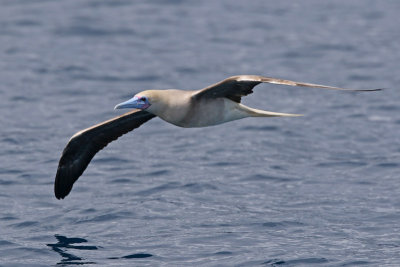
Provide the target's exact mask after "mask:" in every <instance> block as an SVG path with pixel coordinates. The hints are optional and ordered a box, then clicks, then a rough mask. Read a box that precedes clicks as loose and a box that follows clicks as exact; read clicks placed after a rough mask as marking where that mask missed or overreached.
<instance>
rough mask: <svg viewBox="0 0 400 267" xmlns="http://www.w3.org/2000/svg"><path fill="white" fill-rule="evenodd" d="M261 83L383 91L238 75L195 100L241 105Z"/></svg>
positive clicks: (201, 92)
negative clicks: (232, 102)
mask: <svg viewBox="0 0 400 267" xmlns="http://www.w3.org/2000/svg"><path fill="white" fill-rule="evenodd" d="M260 83H272V84H282V85H289V86H304V87H313V88H322V89H331V90H342V91H353V92H356V91H379V90H382V89H347V88H340V87H334V86H328V85H321V84H314V83H303V82H295V81H290V80H283V79H277V78H271V77H264V76H258V75H238V76H232V77H229V78H227V79H225V80H223V81H220V82H218V83H216V84H213V85H210V86H208V87H206V88H204V89H202V90H200V91H199V92H198V93H197V94H195V95H194V97H195V98H218V97H226V98H229V99H231V100H233V101H235V102H238V103H240V100H241V98H242V97H243V96H246V95H248V94H251V93H253V88H254V87H255V86H256V85H258V84H260Z"/></svg>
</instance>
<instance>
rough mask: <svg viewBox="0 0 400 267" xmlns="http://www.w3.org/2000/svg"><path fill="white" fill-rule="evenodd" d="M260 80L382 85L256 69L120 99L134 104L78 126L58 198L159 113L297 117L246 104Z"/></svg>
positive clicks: (166, 116)
mask: <svg viewBox="0 0 400 267" xmlns="http://www.w3.org/2000/svg"><path fill="white" fill-rule="evenodd" d="M260 83H272V84H283V85H290V86H305V87H314V88H322V89H333V90H343V91H378V90H381V89H345V88H339V87H333V86H327V85H319V84H312V83H303V82H294V81H289V80H282V79H276V78H269V77H263V76H257V75H239V76H232V77H229V78H227V79H225V80H223V81H221V82H218V83H216V84H213V85H210V86H208V87H206V88H204V89H201V90H197V91H186V90H175V89H171V90H147V91H143V92H140V93H138V94H136V95H135V96H134V97H133V98H132V99H129V100H128V101H126V102H123V103H120V104H118V105H116V106H115V109H122V108H133V109H134V110H132V111H130V112H127V113H125V114H123V115H121V116H118V117H115V118H113V119H110V120H108V121H105V122H102V123H99V124H97V125H94V126H92V127H89V128H87V129H84V130H82V131H79V132H77V133H76V134H74V135H73V136H72V137H71V139H70V140H69V142H68V144H67V146H66V147H65V149H64V151H63V152H62V156H61V158H60V162H59V165H58V169H57V174H56V178H55V183H54V193H55V196H56V198H58V199H61V198H64V197H66V196H67V195H68V194H69V192H70V191H71V189H72V186H73V184H74V183H75V181H76V180H77V179H78V178H79V177H80V176H81V175H82V173H83V172H84V170H85V169H86V167H87V166H88V165H89V163H90V161H91V160H92V158H93V157H94V155H95V154H96V153H97V152H98V151H100V150H101V149H103V148H104V147H105V146H107V144H108V143H110V142H112V141H114V140H116V139H117V138H118V137H120V136H121V135H123V134H125V133H127V132H129V131H132V130H133V129H135V128H138V127H139V126H140V125H142V124H143V123H145V122H147V121H149V120H150V119H152V118H154V117H156V116H157V117H160V118H161V119H163V120H164V121H166V122H169V123H171V124H174V125H176V126H180V127H186V128H189V127H206V126H211V125H217V124H221V123H225V122H229V121H233V120H238V119H242V118H246V117H295V116H301V115H299V114H288V113H277V112H270V111H265V110H259V109H254V108H250V107H247V106H245V105H243V104H241V103H240V101H241V98H242V97H243V96H246V95H248V94H251V93H252V92H253V91H252V90H253V88H254V87H255V86H256V85H258V84H260Z"/></svg>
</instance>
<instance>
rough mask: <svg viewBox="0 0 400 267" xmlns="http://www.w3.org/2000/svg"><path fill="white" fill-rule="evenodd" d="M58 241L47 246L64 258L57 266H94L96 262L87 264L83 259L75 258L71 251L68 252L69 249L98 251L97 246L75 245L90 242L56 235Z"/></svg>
mask: <svg viewBox="0 0 400 267" xmlns="http://www.w3.org/2000/svg"><path fill="white" fill-rule="evenodd" d="M55 237H56V239H57V241H58V242H57V243H55V244H47V246H49V247H51V249H52V250H54V251H55V252H57V253H58V254H60V256H61V257H62V259H61V261H60V262H58V263H57V264H62V265H84V264H94V263H95V262H85V261H84V259H83V258H81V257H78V256H75V255H74V254H72V253H70V251H68V252H66V250H67V249H68V250H69V249H78V250H96V249H98V247H96V246H84V245H74V244H81V243H85V242H88V241H87V240H86V239H83V238H77V237H72V238H68V237H66V236H62V235H55Z"/></svg>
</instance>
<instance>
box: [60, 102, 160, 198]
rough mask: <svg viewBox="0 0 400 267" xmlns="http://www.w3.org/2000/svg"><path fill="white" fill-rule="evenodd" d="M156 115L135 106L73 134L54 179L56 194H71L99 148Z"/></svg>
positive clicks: (63, 195) (61, 196) (61, 195)
mask: <svg viewBox="0 0 400 267" xmlns="http://www.w3.org/2000/svg"><path fill="white" fill-rule="evenodd" d="M154 117H155V115H153V114H151V113H149V112H147V111H142V110H133V111H130V112H127V113H125V114H123V115H121V116H118V117H115V118H113V119H110V120H108V121H105V122H102V123H99V124H97V125H94V126H92V127H89V128H87V129H84V130H82V131H80V132H77V133H76V134H74V135H73V136H72V137H71V139H70V140H69V142H68V144H67V146H66V147H65V148H64V151H63V153H62V156H61V158H60V162H59V163H58V169H57V174H56V179H55V183H54V193H55V196H56V198H58V199H60V198H64V197H66V196H67V195H68V194H69V192H70V191H71V189H72V186H73V184H74V183H75V181H76V180H78V178H79V176H81V175H82V173H83V172H84V171H85V169H86V167H87V166H88V165H89V163H90V161H91V160H92V158H93V157H94V155H96V153H97V152H99V151H100V150H101V149H103V148H104V147H105V146H107V144H108V143H110V142H112V141H114V140H116V139H117V138H118V137H120V136H121V135H123V134H126V133H127V132H129V131H132V130H133V129H135V128H138V127H139V126H140V125H142V124H143V123H145V122H147V121H148V120H150V119H152V118H154Z"/></svg>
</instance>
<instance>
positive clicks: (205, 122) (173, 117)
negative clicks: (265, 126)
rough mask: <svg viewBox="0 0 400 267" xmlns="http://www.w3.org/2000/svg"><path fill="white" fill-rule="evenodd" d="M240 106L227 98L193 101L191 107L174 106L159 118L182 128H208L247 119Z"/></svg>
mask: <svg viewBox="0 0 400 267" xmlns="http://www.w3.org/2000/svg"><path fill="white" fill-rule="evenodd" d="M238 105H239V104H238V103H236V102H234V101H231V100H229V99H227V98H216V99H206V100H201V101H194V100H193V101H191V102H190V105H186V106H179V105H176V106H173V107H171V108H170V109H169V110H168V111H166V112H165V114H163V115H162V116H159V117H161V118H162V119H164V120H165V121H167V122H170V123H172V124H174V125H177V126H180V127H185V128H191V127H207V126H212V125H217V124H221V123H225V122H229V121H233V120H237V119H241V118H245V117H247V116H248V114H247V113H245V112H243V111H242V110H241V109H239V108H238Z"/></svg>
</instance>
